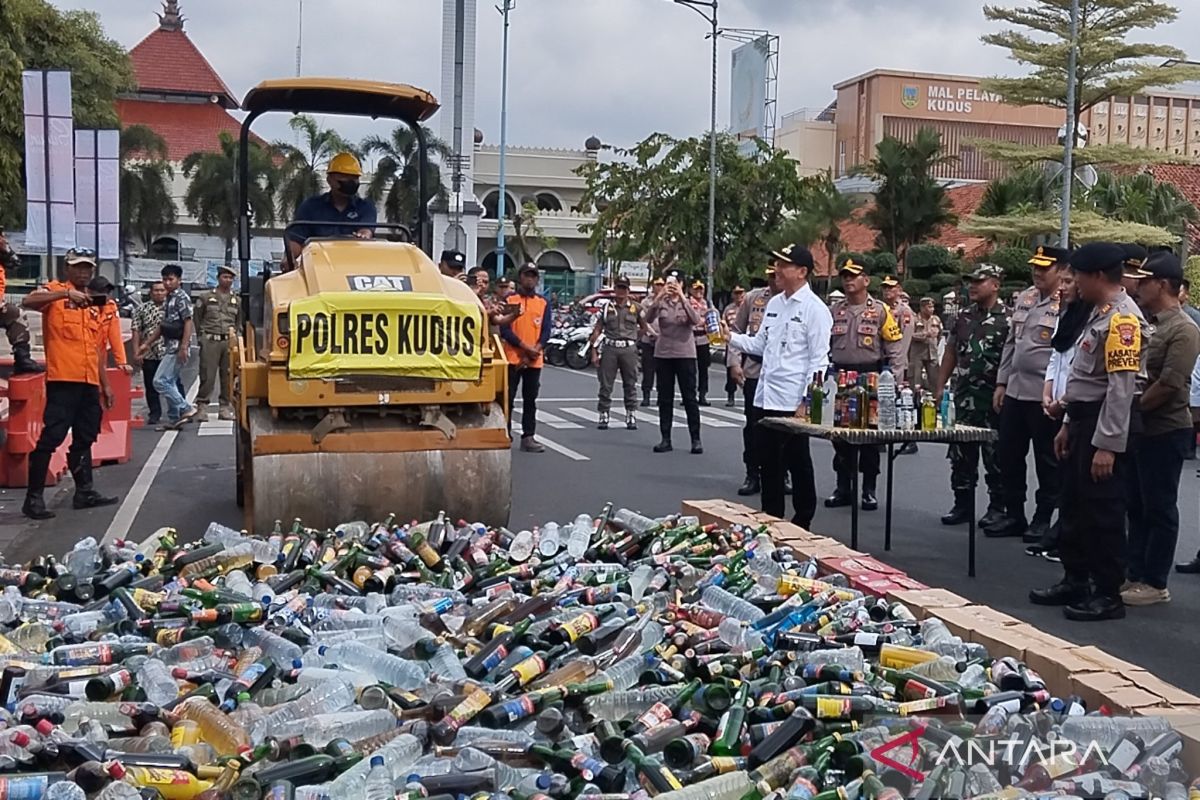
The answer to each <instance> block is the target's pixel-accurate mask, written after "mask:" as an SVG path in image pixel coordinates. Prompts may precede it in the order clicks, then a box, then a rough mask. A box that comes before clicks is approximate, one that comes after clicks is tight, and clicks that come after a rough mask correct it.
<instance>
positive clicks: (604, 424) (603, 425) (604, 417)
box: [596, 411, 608, 431]
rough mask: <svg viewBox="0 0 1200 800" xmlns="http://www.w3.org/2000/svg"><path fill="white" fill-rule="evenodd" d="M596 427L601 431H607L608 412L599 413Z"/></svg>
mask: <svg viewBox="0 0 1200 800" xmlns="http://www.w3.org/2000/svg"><path fill="white" fill-rule="evenodd" d="M596 427H597V428H599V429H600V430H602V431H606V430H608V412H607V411H601V412H600V421H599V422H598V423H596Z"/></svg>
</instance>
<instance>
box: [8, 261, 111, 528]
mask: <svg viewBox="0 0 1200 800" xmlns="http://www.w3.org/2000/svg"><path fill="white" fill-rule="evenodd" d="M66 270H67V280H66V281H51V282H50V283H48V284H46V285H45V286H44V287H43V288H41V289H37V290H36V291H33V292H30V293H29V294H28V295H26V296H25V298H24V299H23V300H22V301H21V305H22V306H23V307H24V308H26V309H28V310H30V311H38V312H41V314H42V319H43V322H42V332H43V335H44V337H45V340H46V411H45V416H44V417H43V423H44V425H43V427H42V435H41V436H40V437H39V438H38V443H37V446H36V447H35V448H34V450H33V453H32V454H30V456H29V479H28V484H27V489H26V492H25V503H24V505H22V506H21V511H22V513H24V514H25V516H27V517H29V518H30V519H50V518H51V517H53V516H54V512H53V511H50V510H49V509H47V508H46V502H45V500H44V499H43V498H42V494H43V492H44V491H45V488H46V473H47V472H48V471H49V469H50V458H51V456H53V455H54V451H55V450H57V449H58V447H59V445H61V444H62V443H63V441H64V440H65V439H66V438H67V431H70V432H71V447H70V449H69V450H68V451H67V468H68V469H69V470H70V471H71V477H73V478H74V479H75V497H74V500H73V502H72V505H73V506H74V507H75V508H77V509H81V508H96V507H98V506H107V505H112V504H113V503H115V502H117V500H118V498H116V497H106V496H105V495H102V494H100V493H99V492H97V491H96V490H95V489H94V488H93V486H92V444H93V443H94V442H95V441H96V438H97V437H98V436H99V435H100V418H101V417H102V416H103V413H104V412H103V408H102V407H101V403H103V407H104V408H111V407H112V402H113V395H112V390H111V389H109V387H108V382H107V380H106V378H105V367H106V366H107V361H108V348H107V337H108V324H109V323H108V320H107V319H106V318H105V317H104V316H103V314H102V313H101V312H102V311H103V309H104V306H105V305H106V304H107V303H108V296H107V295H99V296H96V297H94V298H93V297H92V296H90V295H89V293H88V282H89V281H91V279H92V274H93V273H94V272H95V271H96V254H95V253H93V252H92V251H91V250H82V249H76V250H68V251H67V256H66Z"/></svg>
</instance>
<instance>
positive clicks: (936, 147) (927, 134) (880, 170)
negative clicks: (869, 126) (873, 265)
mask: <svg viewBox="0 0 1200 800" xmlns="http://www.w3.org/2000/svg"><path fill="white" fill-rule="evenodd" d="M955 160H956V157H955V156H949V155H945V154H943V152H942V135H941V134H940V133H938V132H937V131H935V130H933V129H932V128H922V129H921V130H920V131H918V132H917V135H916V136H915V137H914V138H913V140H912V141H911V142H907V143H906V142H902V141H900V140H899V139H896V138H895V137H892V136H885V137H884V139H883V141H881V142H880V143H879V144H878V145H877V146H876V148H875V158H873V159H872V160H871V161H870V163H868V164H867V165H866V166H864V167H863V168H862V169H861V170H860V172H861V173H862V174H865V175H868V176H870V177H871V178H874V179H875V180H876V181H877V182H878V187H877V188H876V190H875V205H874V206H872V207H871V208H870V209H869V210H868V211H867V213H866V216H865V219H866V221H867V224H869V225H870V226H871V227H872V228H874V229H875V230H877V231H878V232H879V236H878V238H877V240H876V242H877V244H878V245H879V247H880V248H882V249H884V250H889V251H891V252H893V253H895V254H896V257H897V258H899V259H900V262H901V263H903V262H904V255H905V253H906V252H907V251H908V248H909V247H910V246H912V245H914V244H918V243H919V242H921V241H924V240H925V239H926V238H928V237H929V236H932V235H933V234H935V233H937V231H938V230H939V229H940V228H941V227H942V226H943V225H949V224H953V223H954V222H956V221H957V220H956V218H955V216H954V214H953V213H951V211H950V201H949V199H947V197H946V190H945V187H943V186H942V185H941V184H940V183H938V180H937V178H936V177H935V176H934V171H935V169H936V168H937V167H940V166H943V165H945V164H949V163H952V162H953V161H955Z"/></svg>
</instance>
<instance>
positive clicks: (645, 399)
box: [642, 392, 650, 408]
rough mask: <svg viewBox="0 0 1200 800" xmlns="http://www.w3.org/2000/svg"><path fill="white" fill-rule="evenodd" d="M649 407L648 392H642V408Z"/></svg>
mask: <svg viewBox="0 0 1200 800" xmlns="http://www.w3.org/2000/svg"><path fill="white" fill-rule="evenodd" d="M649 407H650V393H649V392H642V408H649Z"/></svg>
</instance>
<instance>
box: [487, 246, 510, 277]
mask: <svg viewBox="0 0 1200 800" xmlns="http://www.w3.org/2000/svg"><path fill="white" fill-rule="evenodd" d="M496 263H497V259H496V251H495V250H493V251H492V252H490V253H488V254H487V255H486V256H484V257H483V261H482V262H480V264H479V266H481V267H483V268H484V269H486V270H487V271H488V273H489V274H490V275H492V276H493V277H498V276H499V275H501V274H504V275H507V276H509V277H510V278H512V279H514V280H515V279H516V272H517V264H516V262H515V261H513V258H512V256H511V255H509V254H508V251H505V253H504V269H503V270H501V271H499V272H497V271H496Z"/></svg>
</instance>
